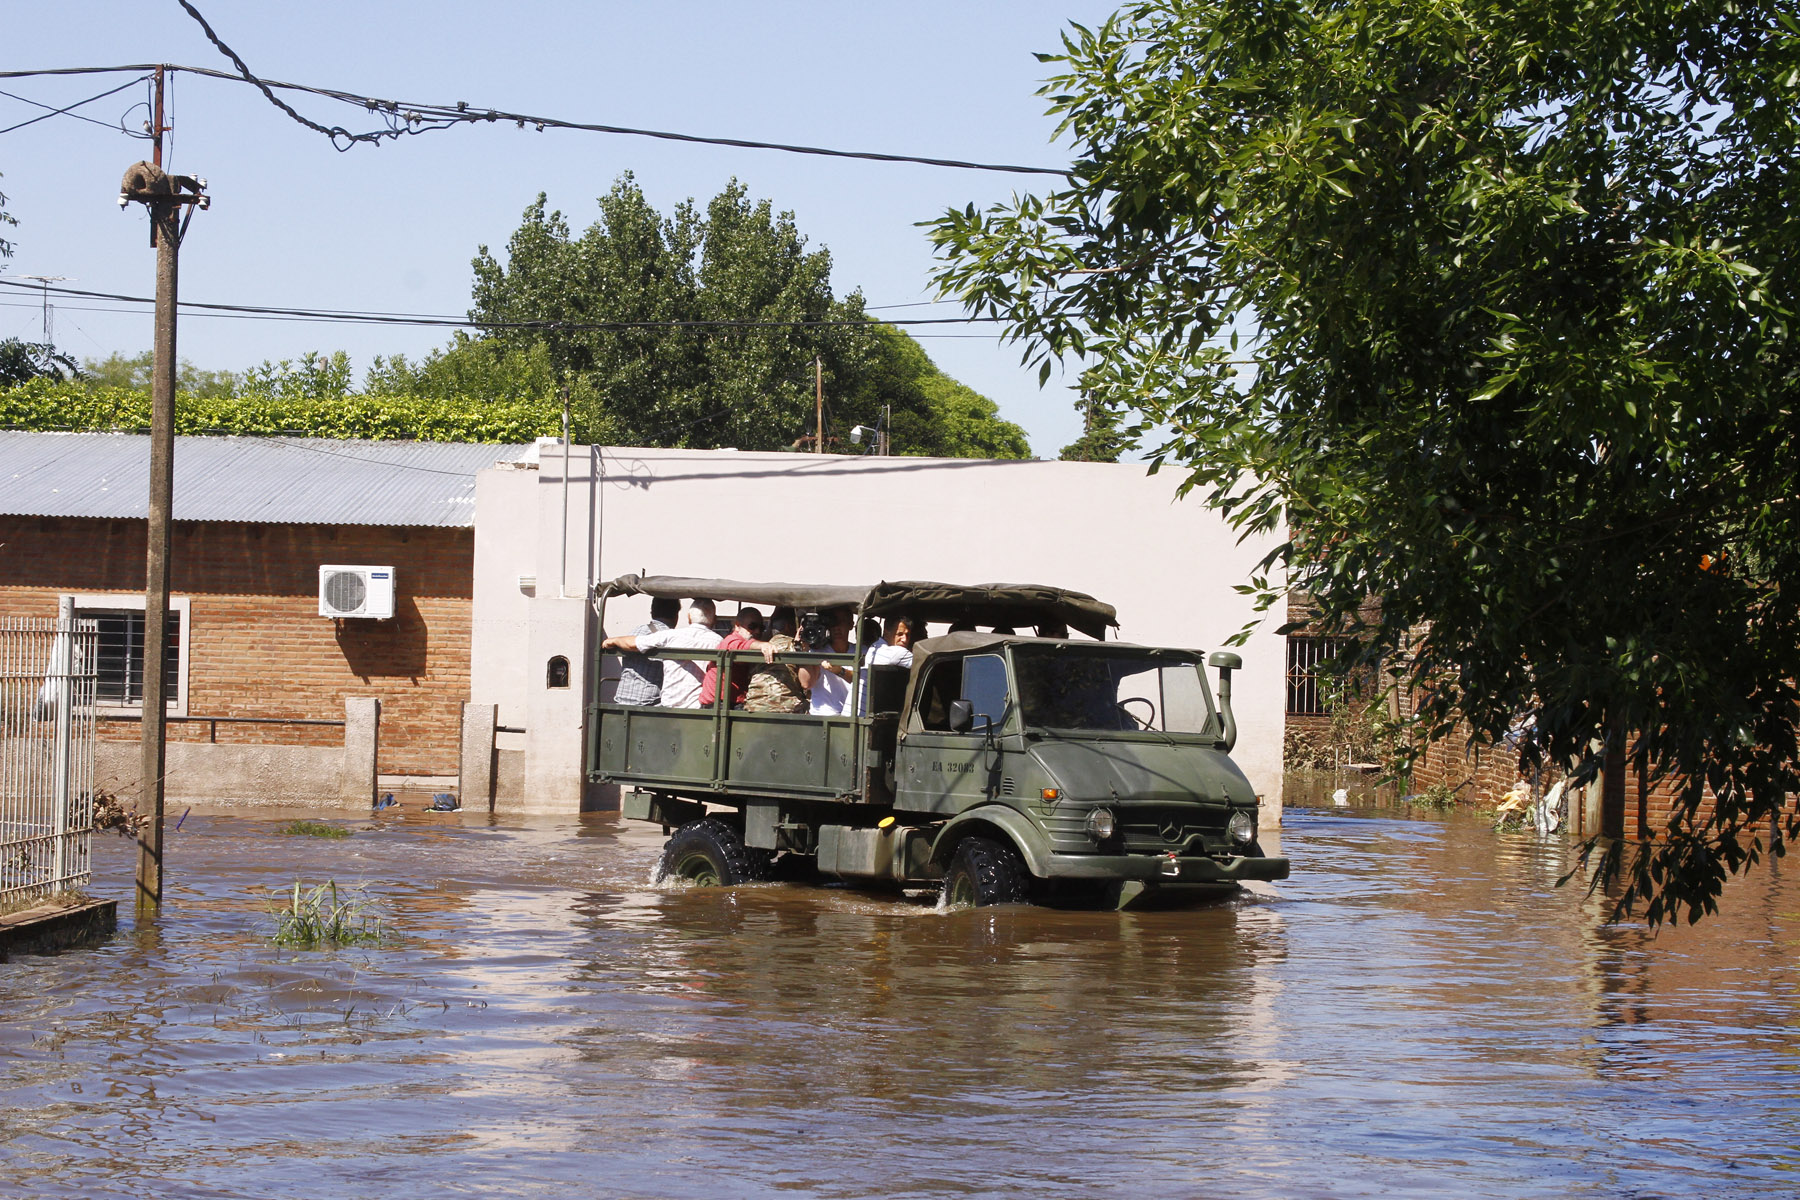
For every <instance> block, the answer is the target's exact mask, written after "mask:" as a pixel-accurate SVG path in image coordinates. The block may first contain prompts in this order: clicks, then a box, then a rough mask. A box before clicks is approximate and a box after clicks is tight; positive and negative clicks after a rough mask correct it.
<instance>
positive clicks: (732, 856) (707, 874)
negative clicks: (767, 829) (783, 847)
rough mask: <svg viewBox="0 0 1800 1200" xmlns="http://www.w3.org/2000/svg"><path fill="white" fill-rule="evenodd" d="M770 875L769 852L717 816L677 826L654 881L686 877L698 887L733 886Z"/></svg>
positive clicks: (666, 847)
mask: <svg viewBox="0 0 1800 1200" xmlns="http://www.w3.org/2000/svg"><path fill="white" fill-rule="evenodd" d="M768 877H769V855H768V852H767V851H765V850H752V849H750V848H749V847H748V846H746V845H744V839H743V838H741V837H739V836H738V833H737V830H735V829H733V828H732V827H731V826H729V825H727V824H726V823H725V822H723V821H721V820H719V819H718V818H717V817H702V818H701V819H700V820H698V821H689V822H688V823H687V824H686V825H683V826H682V827H681V828H680V829H677V830H676V831H675V833H674V835H673V836H671V837H670V838H669V842H668V844H667V845H666V846H664V847H663V852H662V857H661V858H660V859H658V860H657V863H656V874H655V876H654V877H653V879H654V882H656V883H662V882H663V881H664V880H668V879H685V880H687V881H688V882H689V883H691V884H693V885H694V886H695V887H731V886H733V885H735V884H739V883H760V882H761V881H762V880H765V879H767V878H768Z"/></svg>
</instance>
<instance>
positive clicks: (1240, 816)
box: [1225, 809, 1256, 846]
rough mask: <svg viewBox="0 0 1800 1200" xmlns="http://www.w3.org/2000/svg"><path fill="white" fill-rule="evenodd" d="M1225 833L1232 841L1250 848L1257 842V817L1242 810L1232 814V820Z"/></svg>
mask: <svg viewBox="0 0 1800 1200" xmlns="http://www.w3.org/2000/svg"><path fill="white" fill-rule="evenodd" d="M1225 832H1226V833H1229V834H1230V835H1231V840H1232V841H1234V842H1236V843H1237V844H1238V845H1240V846H1248V845H1249V844H1250V843H1251V842H1254V841H1255V840H1256V817H1255V815H1254V814H1252V813H1247V812H1245V811H1243V810H1242V809H1239V810H1238V811H1237V812H1234V813H1232V814H1231V820H1230V821H1229V822H1228V823H1227V824H1226V826H1225Z"/></svg>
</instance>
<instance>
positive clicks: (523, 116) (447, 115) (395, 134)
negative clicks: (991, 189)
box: [0, 0, 1069, 178]
mask: <svg viewBox="0 0 1800 1200" xmlns="http://www.w3.org/2000/svg"><path fill="white" fill-rule="evenodd" d="M182 2H183V3H184V5H185V2H186V0H182ZM227 50H229V47H227ZM231 57H232V58H233V60H234V61H236V60H237V56H236V55H235V54H232V55H231ZM158 65H159V64H156V63H147V64H136V65H128V66H118V67H53V68H43V69H38V70H28V71H0V79H23V78H28V77H33V76H39V75H99V74H105V73H108V72H116V71H154V70H156V69H157V67H158ZM160 65H161V66H162V68H163V69H164V70H166V71H185V72H187V73H188V74H189V75H201V76H205V77H206V78H208V79H223V80H226V81H227V82H230V83H249V84H251V85H253V86H255V87H256V88H258V89H259V90H261V91H262V92H263V93H264V94H265V95H269V97H270V99H271V100H272V101H273V102H274V103H275V104H276V105H277V107H279V108H281V109H282V110H283V111H285V112H287V113H288V114H289V115H290V116H292V117H293V118H294V119H295V120H297V121H299V122H300V123H301V124H302V125H304V126H306V127H307V128H309V129H312V130H315V131H319V132H323V133H324V134H325V135H326V136H328V137H330V138H331V139H332V145H333V146H334V147H336V148H337V149H338V150H340V151H345V150H349V149H350V148H351V147H353V146H355V145H358V144H360V143H365V142H367V143H372V144H373V143H379V142H382V141H386V140H390V139H397V138H401V137H405V136H407V135H410V134H419V133H427V132H430V131H431V130H434V129H448V128H450V127H452V126H454V125H473V124H480V123H493V122H498V121H510V122H512V123H513V124H514V125H516V126H517V127H518V128H520V129H523V128H525V127H526V126H527V125H529V126H531V127H533V128H534V129H536V130H537V131H538V132H540V133H541V132H543V131H544V130H546V129H566V130H571V131H574V132H577V133H605V134H614V135H617V136H621V137H645V138H657V139H660V140H663V141H671V142H692V143H696V144H699V145H704V146H728V147H731V148H734V149H739V150H776V151H780V152H781V153H784V154H812V155H820V156H823V157H826V158H849V159H858V160H862V161H866V162H888V163H912V164H915V165H918V166H927V167H947V168H951V169H954V170H962V171H998V172H1002V173H1007V174H1013V175H1052V176H1056V177H1058V178H1066V177H1067V176H1068V174H1069V172H1068V171H1067V170H1065V169H1063V168H1061V167H1031V166H1019V165H1017V164H1010V163H987V162H975V161H971V160H965V159H955V158H933V157H928V156H925V155H916V154H887V153H881V152H877V151H871V150H835V149H831V148H829V147H825V146H806V145H799V144H795V143H789V142H766V141H757V140H753V139H749V138H727V137H709V136H704V135H701V134H694V133H676V132H673V131H670V130H664V129H638V128H634V127H631V126H626V125H603V124H598V123H595V122H590V121H573V120H568V119H565V118H561V117H546V116H540V115H536V114H533V113H522V112H511V111H507V110H504V109H496V108H482V107H480V106H477V105H471V104H469V103H468V102H467V101H457V102H456V103H454V104H438V103H415V102H410V101H401V100H383V99H381V98H379V97H376V96H366V95H362V94H361V93H358V92H347V91H343V90H341V89H339V88H327V87H315V86H312V85H310V84H303V83H284V82H282V81H280V80H275V79H263V78H261V77H259V76H257V75H255V74H249V75H242V74H232V73H231V72H229V71H216V70H213V69H212V68H210V67H190V66H183V65H181V64H178V63H163V64H160ZM271 89H273V90H275V91H292V92H304V93H306V94H308V95H313V96H320V97H323V98H325V99H329V100H336V101H339V102H341V103H344V104H351V105H355V106H357V107H360V108H362V109H363V110H364V111H366V112H369V113H373V114H375V115H376V116H377V117H379V118H380V119H381V120H382V121H383V122H384V123H385V125H386V128H383V129H379V130H372V131H369V132H367V133H360V134H353V133H350V132H349V131H348V130H344V129H342V127H341V126H323V125H320V124H318V123H317V122H315V121H312V120H309V119H307V118H306V117H303V116H300V115H299V114H298V113H295V112H294V110H293V109H291V108H289V107H288V106H287V105H286V104H284V103H282V102H281V101H280V100H277V99H275V98H274V97H273V95H271V94H270V93H271Z"/></svg>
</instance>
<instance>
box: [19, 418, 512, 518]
mask: <svg viewBox="0 0 1800 1200" xmlns="http://www.w3.org/2000/svg"><path fill="white" fill-rule="evenodd" d="M530 449H532V447H530V446H519V445H496V444H491V443H490V444H478V443H468V442H361V441H347V440H346V441H340V440H337V439H334V438H302V437H178V438H176V439H175V513H174V515H175V519H176V520H177V521H265V522H284V523H292V524H302V525H464V526H466V525H473V524H474V523H475V472H477V471H479V470H481V469H482V468H484V467H491V466H493V465H494V464H495V463H497V462H513V461H516V460H518V459H520V458H522V457H524V456H525V454H526V452H527V451H528V450H530ZM149 493H150V438H149V437H148V436H147V435H145V434H131V433H23V432H12V431H5V430H0V513H7V514H12V515H16V516H34V517H136V518H139V519H142V518H144V517H145V516H146V515H147V510H148V508H149Z"/></svg>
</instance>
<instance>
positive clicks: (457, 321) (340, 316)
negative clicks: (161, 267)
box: [0, 279, 1002, 332]
mask: <svg viewBox="0 0 1800 1200" xmlns="http://www.w3.org/2000/svg"><path fill="white" fill-rule="evenodd" d="M0 287H7V288H12V289H16V290H25V291H30V292H32V293H40V294H41V293H43V292H45V291H48V292H49V293H51V294H52V295H58V296H79V297H81V298H82V299H86V300H112V301H115V302H119V303H125V304H155V303H156V299H155V297H153V296H131V295H126V294H124V293H120V292H95V291H88V290H86V289H83V288H37V287H28V286H27V285H26V284H23V283H17V282H14V281H13V280H10V279H0ZM177 303H178V306H179V307H180V308H182V309H198V310H200V311H201V312H209V313H210V312H223V313H245V314H253V315H256V316H267V317H292V318H300V319H305V320H314V321H345V322H350V323H354V324H365V325H416V326H425V327H439V328H454V329H526V330H530V329H541V330H555V331H558V332H590V331H603V330H623V329H874V328H878V327H879V326H881V325H906V326H920V325H976V324H989V323H994V322H998V321H1000V320H1001V319H1002V318H1000V317H991V316H990V317H982V316H973V317H900V318H896V319H894V320H890V321H879V322H877V321H870V320H837V319H832V320H819V321H755V320H743V321H478V320H475V319H474V318H471V317H452V316H435V315H428V314H405V313H383V312H372V311H367V310H355V309H322V308H283V307H279V306H275V305H262V304H209V303H203V302H201V301H198V300H181V301H178V302H177Z"/></svg>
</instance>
